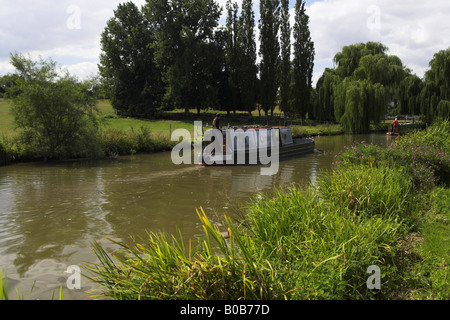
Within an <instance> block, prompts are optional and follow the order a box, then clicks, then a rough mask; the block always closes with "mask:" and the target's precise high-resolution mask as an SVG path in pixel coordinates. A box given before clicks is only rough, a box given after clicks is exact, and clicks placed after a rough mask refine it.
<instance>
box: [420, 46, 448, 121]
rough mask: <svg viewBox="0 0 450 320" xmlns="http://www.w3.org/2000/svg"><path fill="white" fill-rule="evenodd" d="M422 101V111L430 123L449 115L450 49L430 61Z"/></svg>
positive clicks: (439, 53)
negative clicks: (436, 118)
mask: <svg viewBox="0 0 450 320" xmlns="http://www.w3.org/2000/svg"><path fill="white" fill-rule="evenodd" d="M420 100H421V106H420V111H421V113H422V114H423V115H425V118H426V120H427V121H429V122H431V121H432V120H433V118H435V117H446V115H448V114H449V110H448V107H449V105H450V102H449V101H450V48H449V49H447V50H442V51H439V52H438V53H436V54H435V55H434V57H433V59H432V60H431V61H430V69H429V70H428V71H427V72H426V73H425V83H424V87H423V89H422V91H421V93H420ZM438 107H439V108H438Z"/></svg>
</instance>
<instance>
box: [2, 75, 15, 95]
mask: <svg viewBox="0 0 450 320" xmlns="http://www.w3.org/2000/svg"><path fill="white" fill-rule="evenodd" d="M18 78H19V76H18V75H17V74H15V73H13V74H7V75H4V76H3V77H0V98H3V97H5V98H8V97H10V98H12V97H14V96H16V95H18V94H19V92H16V91H15V90H16V89H17V86H16V83H17V81H18V80H19V79H18Z"/></svg>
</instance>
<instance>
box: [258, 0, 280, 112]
mask: <svg viewBox="0 0 450 320" xmlns="http://www.w3.org/2000/svg"><path fill="white" fill-rule="evenodd" d="M260 15H261V19H260V25H259V28H260V42H261V44H260V50H259V54H260V56H261V63H260V101H261V107H262V109H263V110H264V112H265V114H266V116H267V115H268V112H269V111H270V112H271V114H272V115H273V110H274V108H275V105H276V99H277V94H278V83H279V72H278V71H279V63H280V44H279V42H278V30H279V26H280V1H279V0H261V1H260Z"/></svg>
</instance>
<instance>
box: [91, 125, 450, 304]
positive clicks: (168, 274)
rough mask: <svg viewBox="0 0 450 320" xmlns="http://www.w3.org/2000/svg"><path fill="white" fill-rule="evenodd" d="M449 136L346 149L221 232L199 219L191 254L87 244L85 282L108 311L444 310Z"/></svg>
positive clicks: (174, 242) (162, 245)
mask: <svg viewBox="0 0 450 320" xmlns="http://www.w3.org/2000/svg"><path fill="white" fill-rule="evenodd" d="M449 129H450V126H449V124H448V123H444V124H442V125H441V126H434V127H431V128H429V129H428V130H427V131H423V132H417V133H415V134H412V135H409V136H406V137H404V138H401V139H398V142H396V143H395V144H394V145H393V147H392V148H388V149H382V148H380V147H377V146H374V145H369V144H366V143H365V142H361V143H359V144H357V145H354V146H349V147H348V148H347V149H345V150H343V152H342V153H340V154H339V155H337V156H336V162H335V170H333V171H332V172H330V173H326V174H324V175H323V177H322V178H320V179H319V181H318V182H317V183H316V184H314V185H310V186H308V187H306V188H297V187H292V188H288V189H279V190H276V192H275V196H271V197H267V196H258V197H256V198H254V200H253V201H252V202H251V203H250V204H249V205H248V206H247V208H246V209H245V210H243V212H242V220H240V221H239V222H237V221H234V220H233V221H232V220H231V219H228V218H227V225H226V226H225V227H222V228H221V229H219V228H218V227H217V226H215V225H212V224H211V222H210V221H209V219H208V218H207V217H206V215H205V214H204V212H203V211H202V210H199V211H198V212H197V213H198V216H199V219H200V222H201V224H202V226H203V229H204V231H205V236H204V238H203V239H202V240H201V241H200V242H199V245H198V246H197V247H191V246H189V248H187V247H185V246H184V243H185V242H184V241H183V239H181V236H179V237H173V236H170V235H167V234H164V233H162V234H150V235H149V237H148V239H142V240H140V241H139V242H136V244H135V246H127V245H124V244H121V243H116V244H117V245H119V246H120V247H121V249H122V250H121V251H120V253H118V254H115V255H114V256H111V255H110V254H109V253H108V252H106V251H105V250H104V249H103V248H102V246H101V245H100V243H95V244H94V247H93V250H94V252H95V253H96V255H97V257H98V259H99V260H100V263H99V264H97V265H89V266H86V268H85V270H86V273H87V274H88V277H90V278H91V280H92V281H95V282H96V283H98V284H99V285H101V286H102V294H103V295H106V296H108V297H112V298H115V299H205V300H207V299H233V300H234V299H263V300H272V299H388V300H391V299H392V300H394V299H404V300H406V299H448V298H449V297H450V293H449V288H448V283H447V281H448V280H447V279H448V263H449V257H448V255H447V252H448V250H449V248H450V243H449V240H448V238H447V235H448V231H449V225H448V219H449V218H450V212H449V199H450V197H449V195H450V193H449V189H448V186H449V182H448V180H447V178H448V177H449V174H450V169H449V168H450V156H449V154H450V148H449V145H448V143H449V142H448V141H450V139H449V137H450V130H449ZM227 228H228V235H229V237H228V236H227V237H225V236H224V235H223V231H226V229H227ZM223 229H225V230H223ZM438 243H439V245H440V247H438V246H437V244H438ZM369 270H371V271H370V272H369ZM373 270H379V272H380V273H379V276H380V277H379V278H378V279H377V278H376V274H375V276H374V277H372V276H371V274H373V272H374V271H373ZM148 279H151V281H148ZM378 280H379V282H377V281H378ZM378 284H379V286H378ZM380 288H381V289H380Z"/></svg>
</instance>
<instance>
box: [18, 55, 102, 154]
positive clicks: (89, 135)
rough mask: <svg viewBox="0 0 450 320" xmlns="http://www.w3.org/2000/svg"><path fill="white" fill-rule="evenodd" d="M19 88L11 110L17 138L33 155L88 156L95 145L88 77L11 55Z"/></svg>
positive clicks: (94, 113) (93, 102) (93, 101)
mask: <svg viewBox="0 0 450 320" xmlns="http://www.w3.org/2000/svg"><path fill="white" fill-rule="evenodd" d="M11 63H12V64H13V66H14V67H15V68H16V69H17V72H18V76H19V79H18V80H17V84H16V87H15V90H17V91H16V92H20V94H18V95H17V96H15V97H13V99H12V102H13V103H12V107H11V112H12V114H13V116H14V121H15V124H16V126H17V127H18V128H20V129H21V132H20V139H21V141H22V144H23V145H25V146H27V147H26V149H27V150H28V151H29V152H31V153H32V154H34V157H36V158H47V159H48V158H50V159H52V158H66V157H75V156H88V155H89V156H91V155H93V154H96V153H97V151H98V149H97V147H98V141H97V139H96V137H97V129H98V126H97V108H96V101H97V100H96V97H95V95H93V94H92V91H91V89H92V85H91V83H90V82H89V81H86V82H83V83H80V82H78V80H77V79H75V78H73V77H71V76H70V75H69V74H68V73H64V74H62V75H60V73H58V70H57V68H56V63H55V62H53V61H51V60H49V61H45V60H42V59H41V60H40V61H39V62H34V61H32V60H31V59H28V58H26V57H24V56H22V55H20V54H17V53H16V54H14V55H11Z"/></svg>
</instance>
